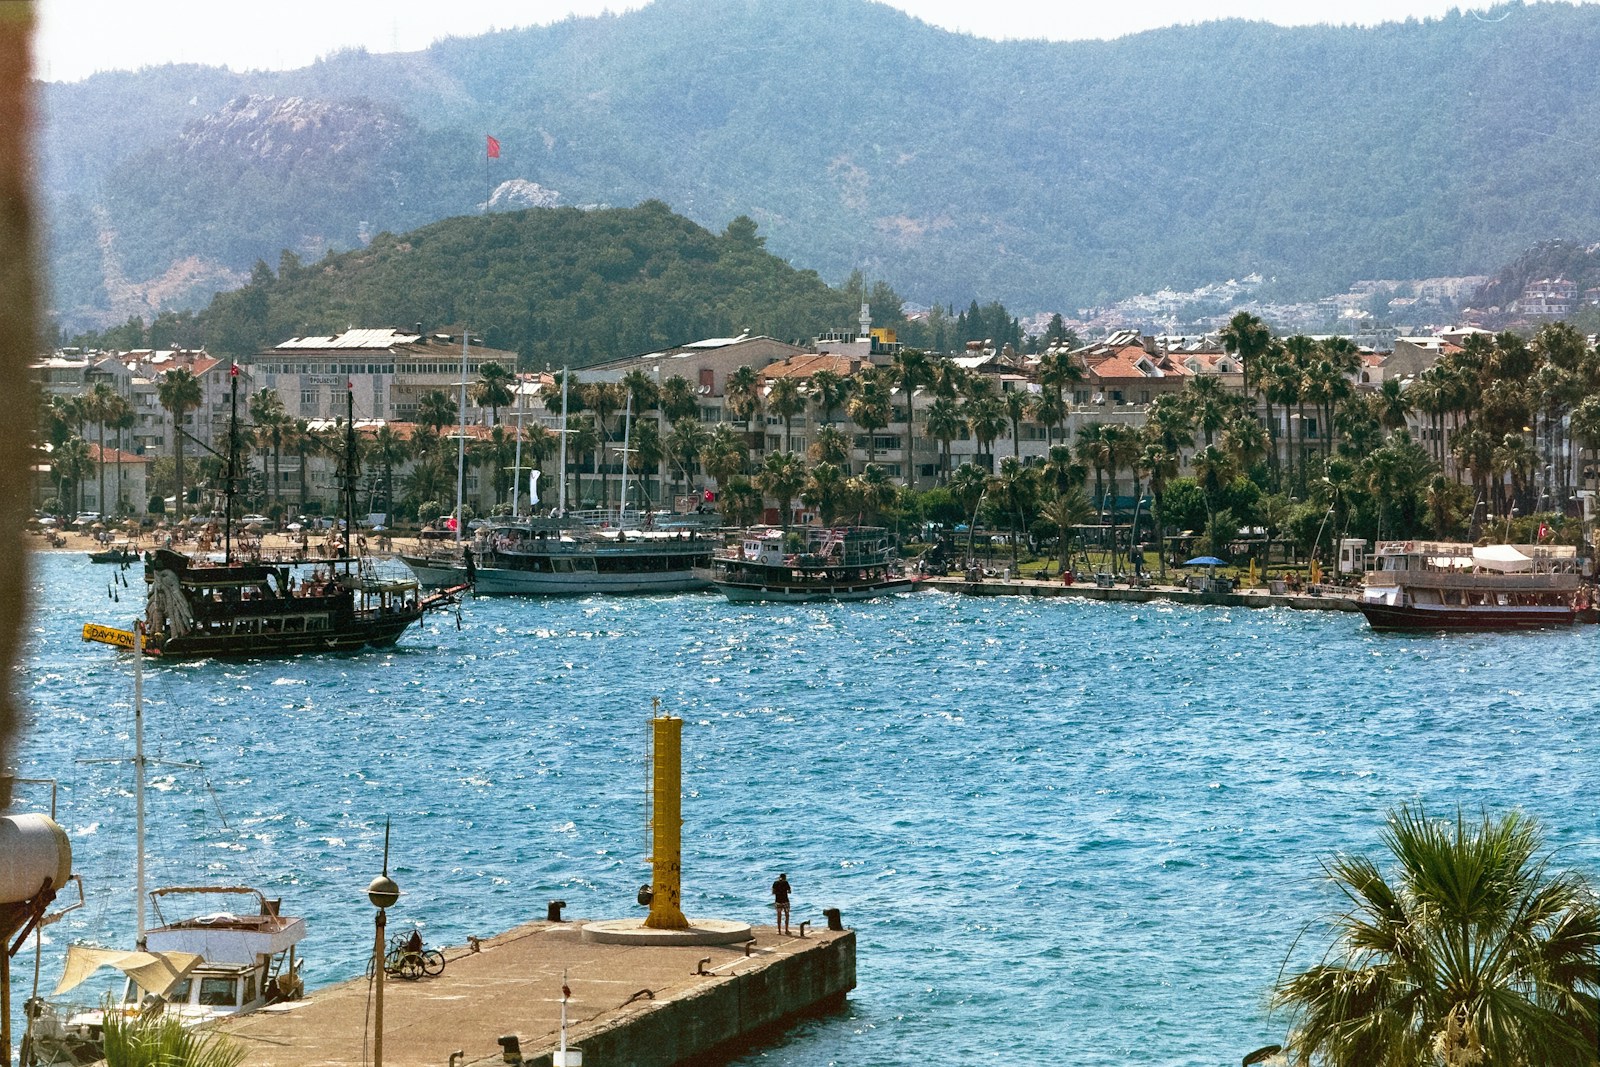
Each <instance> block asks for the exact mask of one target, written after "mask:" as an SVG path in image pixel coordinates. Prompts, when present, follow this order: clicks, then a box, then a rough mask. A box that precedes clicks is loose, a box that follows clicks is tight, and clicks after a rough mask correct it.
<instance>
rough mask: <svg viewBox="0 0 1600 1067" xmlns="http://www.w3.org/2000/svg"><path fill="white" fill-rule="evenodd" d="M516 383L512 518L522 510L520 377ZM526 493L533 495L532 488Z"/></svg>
mask: <svg viewBox="0 0 1600 1067" xmlns="http://www.w3.org/2000/svg"><path fill="white" fill-rule="evenodd" d="M516 383H517V458H516V461H515V463H516V469H515V472H514V473H513V474H512V475H511V517H512V518H513V519H514V518H516V517H517V515H518V514H520V513H521V511H522V379H521V378H518V379H516ZM528 495H529V496H532V495H533V490H531V489H530V490H528Z"/></svg>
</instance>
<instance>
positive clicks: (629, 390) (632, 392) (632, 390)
mask: <svg viewBox="0 0 1600 1067" xmlns="http://www.w3.org/2000/svg"><path fill="white" fill-rule="evenodd" d="M629 398H632V400H633V418H634V423H635V424H636V425H637V423H638V421H639V416H641V415H643V414H644V413H645V412H647V411H654V410H655V409H656V408H657V407H658V406H660V404H661V386H659V385H657V384H656V380H655V378H653V377H651V376H650V375H649V374H648V373H646V372H645V371H644V370H642V369H640V368H638V367H635V368H634V369H633V370H631V371H629V372H628V373H627V374H624V375H623V376H622V399H623V406H624V407H626V406H627V401H628V399H629Z"/></svg>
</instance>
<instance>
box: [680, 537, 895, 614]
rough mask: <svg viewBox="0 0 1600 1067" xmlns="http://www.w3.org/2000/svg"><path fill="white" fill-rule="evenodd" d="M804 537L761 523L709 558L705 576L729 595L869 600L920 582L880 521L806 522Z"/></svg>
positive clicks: (737, 597) (739, 597)
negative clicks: (790, 539)
mask: <svg viewBox="0 0 1600 1067" xmlns="http://www.w3.org/2000/svg"><path fill="white" fill-rule="evenodd" d="M795 533H797V534H798V536H799V537H801V538H802V539H803V540H802V543H801V544H800V545H799V546H795V550H793V551H791V550H790V549H791V546H790V545H789V544H787V543H786V535H785V533H784V531H783V530H780V529H776V528H768V527H760V528H757V529H753V530H748V531H746V532H745V534H744V536H743V538H741V540H740V542H739V543H738V544H737V545H734V546H731V547H730V548H729V549H728V550H726V551H723V552H719V553H717V554H716V555H715V556H713V557H712V559H711V566H710V568H709V569H708V570H707V571H706V572H705V577H706V579H707V580H708V581H710V582H711V584H713V585H715V586H716V587H717V589H719V590H720V591H721V592H722V593H723V595H724V596H726V597H727V598H728V599H729V600H730V601H758V600H773V601H787V602H791V603H794V602H806V601H819V600H868V599H871V598H872V597H877V596H883V595H884V594H886V593H908V592H911V591H912V590H914V589H916V588H917V582H916V579H915V578H912V577H909V576H907V574H906V573H905V569H904V568H903V567H902V566H901V564H900V561H899V559H897V558H896V556H895V550H894V542H893V540H892V539H891V538H890V537H889V532H888V531H887V530H884V529H882V528H880V527H876V526H842V527H832V528H825V527H806V528H805V529H803V530H800V531H796V532H795Z"/></svg>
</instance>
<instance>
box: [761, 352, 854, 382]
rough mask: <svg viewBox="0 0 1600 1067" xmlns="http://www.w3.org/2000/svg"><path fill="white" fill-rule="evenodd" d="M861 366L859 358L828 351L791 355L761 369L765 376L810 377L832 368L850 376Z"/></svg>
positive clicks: (838, 372)
mask: <svg viewBox="0 0 1600 1067" xmlns="http://www.w3.org/2000/svg"><path fill="white" fill-rule="evenodd" d="M860 368H861V361H860V360H859V359H851V358H850V357H849V356H835V355H830V354H828V353H826V352H823V353H820V354H817V355H809V354H808V355H801V356H790V357H789V358H788V359H785V360H782V361H781V362H778V363H769V364H767V365H766V366H765V367H763V368H762V369H761V376H762V377H763V378H802V379H804V378H810V377H811V376H812V375H813V374H815V373H817V371H819V370H830V371H833V372H834V373H835V374H838V375H842V376H845V377H848V376H849V375H851V374H854V373H855V372H856V371H857V370H859V369H860Z"/></svg>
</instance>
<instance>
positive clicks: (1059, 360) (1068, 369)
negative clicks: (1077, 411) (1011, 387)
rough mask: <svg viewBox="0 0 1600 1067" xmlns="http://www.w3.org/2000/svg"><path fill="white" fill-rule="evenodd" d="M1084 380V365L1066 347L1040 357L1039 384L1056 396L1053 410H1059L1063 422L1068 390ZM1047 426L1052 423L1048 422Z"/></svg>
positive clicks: (1052, 350)
mask: <svg viewBox="0 0 1600 1067" xmlns="http://www.w3.org/2000/svg"><path fill="white" fill-rule="evenodd" d="M1081 381H1083V367H1082V366H1080V365H1079V363H1078V361H1077V360H1075V359H1073V358H1072V353H1071V352H1069V351H1068V350H1067V349H1065V348H1053V349H1051V350H1050V351H1048V352H1046V353H1045V354H1044V355H1043V356H1042V357H1040V359H1039V384H1040V385H1041V386H1043V387H1044V390H1045V392H1046V393H1048V394H1049V395H1050V396H1052V397H1054V398H1055V401H1056V402H1055V404H1054V405H1052V406H1051V409H1050V410H1052V411H1059V412H1060V415H1061V421H1062V423H1065V421H1066V415H1067V390H1068V389H1070V388H1072V387H1073V386H1074V385H1077V384H1078V383H1079V382H1081ZM1045 425H1046V426H1049V425H1051V424H1050V423H1048V422H1046V423H1045Z"/></svg>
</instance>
